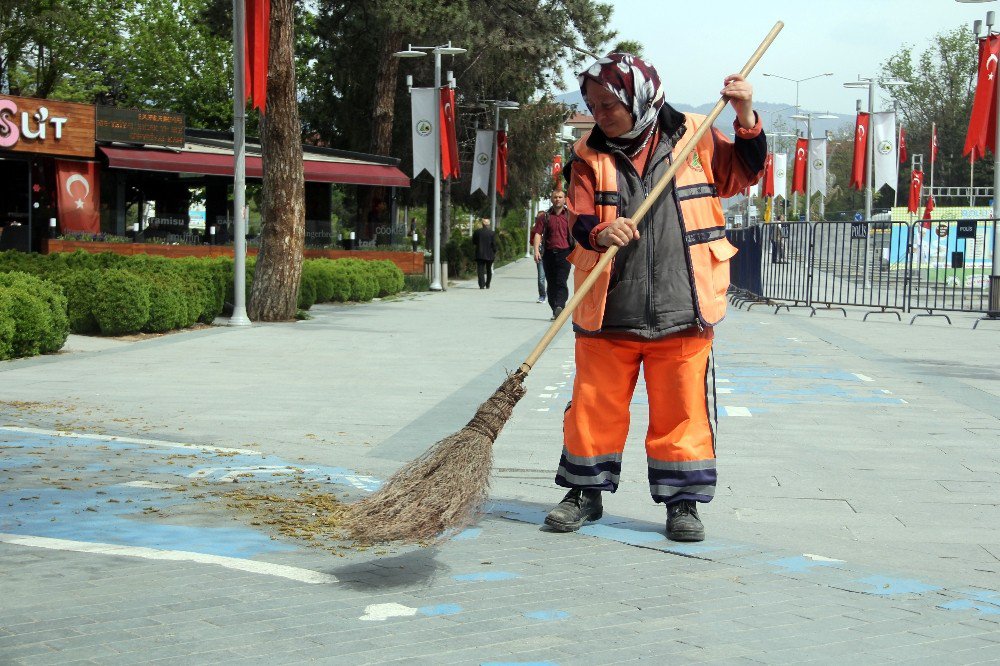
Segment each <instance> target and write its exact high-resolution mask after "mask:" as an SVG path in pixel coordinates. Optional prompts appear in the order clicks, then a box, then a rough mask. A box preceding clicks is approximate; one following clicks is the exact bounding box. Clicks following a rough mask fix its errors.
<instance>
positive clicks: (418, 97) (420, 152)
mask: <svg viewBox="0 0 1000 666" xmlns="http://www.w3.org/2000/svg"><path fill="white" fill-rule="evenodd" d="M435 92H436V91H435V89H434V88H414V89H413V91H412V92H411V94H410V111H411V114H412V115H411V120H410V122H411V123H412V124H411V126H410V127H411V130H412V132H413V177H414V178H416V177H417V176H419V175H420V173H421V172H422V171H426V172H427V173H429V174H430V175H431V176H432V177H433V176H434V151H435V149H436V148H437V146H435V145H434V123H435V122H436V121H437V117H436V116H437V114H435V113H434V94H435Z"/></svg>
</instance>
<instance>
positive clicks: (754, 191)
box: [747, 182, 760, 197]
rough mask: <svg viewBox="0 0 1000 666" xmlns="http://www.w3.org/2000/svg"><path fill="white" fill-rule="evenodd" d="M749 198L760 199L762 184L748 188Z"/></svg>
mask: <svg viewBox="0 0 1000 666" xmlns="http://www.w3.org/2000/svg"><path fill="white" fill-rule="evenodd" d="M747 196H748V197H759V196H760V183H759V182H757V183H754V184H753V185H751V186H750V187H748V188H747Z"/></svg>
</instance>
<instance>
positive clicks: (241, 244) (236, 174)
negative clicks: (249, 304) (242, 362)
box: [229, 0, 250, 326]
mask: <svg viewBox="0 0 1000 666" xmlns="http://www.w3.org/2000/svg"><path fill="white" fill-rule="evenodd" d="M245 30H246V5H245V3H244V0H233V314H232V316H230V317H229V325H230V326H249V325H250V318H249V317H247V309H246V277H247V276H246V256H247V232H246V218H245V217H244V214H245V213H244V208H245V207H246V189H247V187H246V185H247V184H246V168H247V167H246V100H247V93H246V75H245V71H246V61H245V58H246V33H245Z"/></svg>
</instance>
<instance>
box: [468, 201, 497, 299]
mask: <svg viewBox="0 0 1000 666" xmlns="http://www.w3.org/2000/svg"><path fill="white" fill-rule="evenodd" d="M472 247H474V248H475V249H476V273H477V275H478V276H479V288H480V289H489V288H490V283H491V282H492V281H493V260H494V259H495V258H496V255H497V238H496V234H494V233H493V229H491V228H490V219H489V218H488V217H484V218H483V221H482V226H481V227H479V228H478V229H476V230H475V231H474V232H473V234H472Z"/></svg>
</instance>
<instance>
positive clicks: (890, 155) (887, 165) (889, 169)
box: [871, 111, 899, 192]
mask: <svg viewBox="0 0 1000 666" xmlns="http://www.w3.org/2000/svg"><path fill="white" fill-rule="evenodd" d="M874 115H875V117H874V118H872V127H871V131H872V132H874V134H872V145H873V146H874V147H875V171H874V172H873V173H872V178H873V180H872V183H873V185H874V186H875V191H876V192H877V191H878V189H879V188H880V187H882V186H883V185H888V186H889V187H891V188H892V189H893V190H895V189H896V187H897V186H896V182H897V181H898V179H899V162H897V161H896V114H895V113H893V112H892V111H886V112H884V113H876V114H874Z"/></svg>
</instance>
